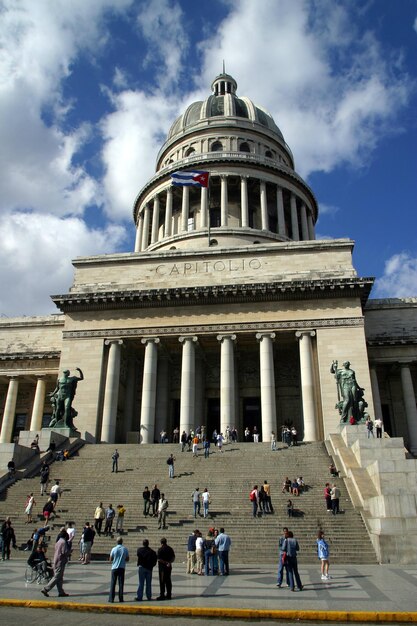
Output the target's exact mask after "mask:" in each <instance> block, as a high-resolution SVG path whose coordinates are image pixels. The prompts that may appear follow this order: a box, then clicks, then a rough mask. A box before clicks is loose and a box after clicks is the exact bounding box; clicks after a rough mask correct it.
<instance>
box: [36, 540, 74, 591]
mask: <svg viewBox="0 0 417 626" xmlns="http://www.w3.org/2000/svg"><path fill="white" fill-rule="evenodd" d="M69 555H70V550H69V547H68V533H67V531H66V530H61V532H60V533H59V535H58V539H57V542H56V544H55V550H54V561H53V564H52V566H53V570H54V576H53V578H51V580H50V581H49V583H48V584H47V585H45V587H44V588H43V589H41V593H42V594H43V595H44V596H45V597H47V598H48V597H49V592H50V591H51V589H53V588H54V587H55V586H56V588H57V589H58V597H59V598H64V597H67V596H69V594H68V593H66V592H65V591H64V587H63V582H64V571H65V566H66V564H67V563H68V559H69Z"/></svg>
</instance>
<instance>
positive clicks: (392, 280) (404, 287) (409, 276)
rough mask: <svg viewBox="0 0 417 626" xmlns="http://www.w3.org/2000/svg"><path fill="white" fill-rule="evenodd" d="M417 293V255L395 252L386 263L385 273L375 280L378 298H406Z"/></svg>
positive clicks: (375, 295)
mask: <svg viewBox="0 0 417 626" xmlns="http://www.w3.org/2000/svg"><path fill="white" fill-rule="evenodd" d="M413 295H417V257H413V256H412V255H411V254H410V253H409V252H400V253H399V254H395V255H394V256H392V257H391V258H390V259H388V261H387V262H386V263H385V267H384V273H383V275H382V276H381V277H380V278H377V279H376V281H375V287H374V295H373V297H376V298H387V297H390V298H405V297H410V296H413Z"/></svg>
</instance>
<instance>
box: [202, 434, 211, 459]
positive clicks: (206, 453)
mask: <svg viewBox="0 0 417 626" xmlns="http://www.w3.org/2000/svg"><path fill="white" fill-rule="evenodd" d="M203 448H204V458H205V459H208V458H209V456H210V439H209V438H208V437H206V438H205V439H204V442H203Z"/></svg>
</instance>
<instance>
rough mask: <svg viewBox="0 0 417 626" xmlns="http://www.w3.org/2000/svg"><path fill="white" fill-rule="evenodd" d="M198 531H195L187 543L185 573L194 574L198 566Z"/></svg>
mask: <svg viewBox="0 0 417 626" xmlns="http://www.w3.org/2000/svg"><path fill="white" fill-rule="evenodd" d="M197 533H198V530H193V532H192V533H191V535H189V537H188V541H187V566H186V570H185V573H186V574H194V571H195V564H196V554H195V551H196V541H197Z"/></svg>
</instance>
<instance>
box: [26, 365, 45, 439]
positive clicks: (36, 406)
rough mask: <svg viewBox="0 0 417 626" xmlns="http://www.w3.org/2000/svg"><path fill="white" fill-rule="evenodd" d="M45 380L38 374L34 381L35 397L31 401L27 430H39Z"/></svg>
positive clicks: (43, 404) (43, 403) (43, 402)
mask: <svg viewBox="0 0 417 626" xmlns="http://www.w3.org/2000/svg"><path fill="white" fill-rule="evenodd" d="M45 392H46V381H45V378H44V377H43V376H39V377H38V380H37V381H36V391H35V399H34V401H33V408H32V417H31V420H30V427H29V430H41V428H42V418H43V410H44V407H45Z"/></svg>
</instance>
